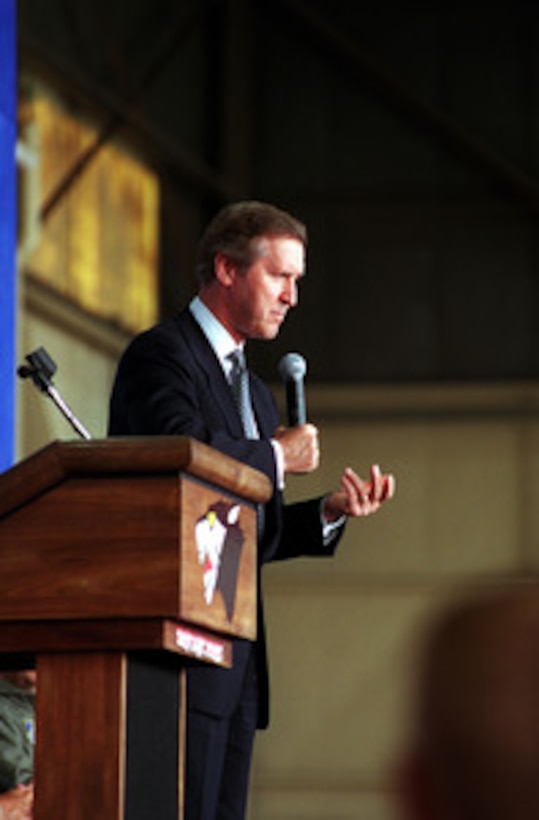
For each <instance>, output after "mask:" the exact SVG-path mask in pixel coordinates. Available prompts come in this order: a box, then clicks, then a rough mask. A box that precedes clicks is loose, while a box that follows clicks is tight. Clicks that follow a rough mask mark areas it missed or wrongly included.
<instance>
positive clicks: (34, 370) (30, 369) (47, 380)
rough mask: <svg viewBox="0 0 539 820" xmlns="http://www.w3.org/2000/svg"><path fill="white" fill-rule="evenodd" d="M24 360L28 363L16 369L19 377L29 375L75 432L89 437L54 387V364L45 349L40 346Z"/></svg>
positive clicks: (23, 377) (85, 437)
mask: <svg viewBox="0 0 539 820" xmlns="http://www.w3.org/2000/svg"><path fill="white" fill-rule="evenodd" d="M26 361H27V362H28V363H29V364H28V365H21V366H20V367H19V369H18V370H17V374H18V375H19V376H20V377H21V379H27V378H29V377H31V379H32V381H33V382H34V384H35V385H36V387H38V388H39V389H40V390H41V392H42V393H46V394H47V396H49V398H50V399H52V401H53V402H54V404H55V405H56V407H58V409H59V410H60V412H61V413H62V415H63V416H64V417H65V418H66V419H67V421H68V422H69V423H70V425H71V426H72V427H73V429H74V430H75V432H77V433H78V434H79V436H80V437H81V438H84V439H91V438H92V436H91V435H90V433H89V432H88V430H87V429H86V427H85V426H84V425H83V423H82V422H81V421H80V420H79V419H78V418H77V417H76V415H75V414H74V413H73V411H72V410H71V408H70V407H69V405H68V404H67V402H65V401H64V399H63V398H62V396H61V395H60V393H59V392H58V390H57V389H56V387H55V386H54V385H53V383H52V380H51V377H52V376H53V375H54V373H55V372H56V364H55V363H54V362H53V360H52V359H51V357H50V356H49V354H48V353H47V351H46V350H44V348H42V347H40V348H38V349H37V350H35V351H34V352H33V353H30V354H29V355H28V356H26Z"/></svg>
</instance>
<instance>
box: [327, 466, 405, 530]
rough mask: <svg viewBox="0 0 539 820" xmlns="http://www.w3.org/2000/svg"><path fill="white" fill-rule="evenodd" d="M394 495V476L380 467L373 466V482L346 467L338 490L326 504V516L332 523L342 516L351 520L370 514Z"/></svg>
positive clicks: (331, 494) (329, 496) (329, 497)
mask: <svg viewBox="0 0 539 820" xmlns="http://www.w3.org/2000/svg"><path fill="white" fill-rule="evenodd" d="M394 494H395V478H394V476H393V475H391V474H390V473H388V474H384V473H382V472H381V470H380V467H379V466H378V465H377V464H373V466H372V467H371V480H370V481H364V480H363V479H361V478H360V477H359V476H358V475H357V473H356V472H354V470H352V468H351V467H346V468H345V470H344V471H343V474H342V476H341V484H340V487H339V489H338V490H335V491H334V492H332V493H330V494H329V495H328V496H327V498H326V499H325V501H324V516H325V518H326V520H327V521H328V522H331V521H336V520H337V519H338V518H341V517H342V516H343V515H346V516H349V517H351V518H358V517H360V516H367V515H371V514H372V513H374V512H376V511H377V510H378V509H379V508H380V507H381V505H382V504H383V503H384V501H388V500H389V499H390V498H392V497H393V495H394Z"/></svg>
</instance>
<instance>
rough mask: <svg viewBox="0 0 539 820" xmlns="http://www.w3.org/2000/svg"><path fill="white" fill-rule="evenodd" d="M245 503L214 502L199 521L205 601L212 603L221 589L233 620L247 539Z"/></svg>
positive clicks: (228, 612) (197, 525)
mask: <svg viewBox="0 0 539 820" xmlns="http://www.w3.org/2000/svg"><path fill="white" fill-rule="evenodd" d="M240 511H241V505H240V504H231V503H230V502H227V501H217V502H215V503H214V504H211V505H210V506H209V507H208V509H207V511H206V513H205V514H204V515H203V516H201V517H200V518H199V519H198V520H197V522H196V524H195V543H196V549H197V556H198V563H199V565H200V566H201V567H202V569H203V575H202V584H203V594H204V600H205V601H206V604H207V605H208V606H211V605H212V603H213V600H214V596H215V593H216V592H220V594H221V596H222V598H223V602H224V605H225V609H226V614H227V618H228V620H229V621H231V620H232V616H233V614H234V604H235V600H236V588H237V584H238V571H239V566H240V558H241V551H242V547H243V542H244V540H245V535H244V532H243V530H242V528H241V526H240V523H239V518H240Z"/></svg>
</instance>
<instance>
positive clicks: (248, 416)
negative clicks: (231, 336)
mask: <svg viewBox="0 0 539 820" xmlns="http://www.w3.org/2000/svg"><path fill="white" fill-rule="evenodd" d="M228 358H229V359H230V361H231V362H232V370H231V372H230V386H231V387H232V392H233V394H234V399H235V400H236V405H237V407H238V410H239V413H240V416H241V420H242V423H243V430H244V432H245V435H246V436H247V438H258V429H257V426H256V421H255V416H254V412H253V405H252V403H251V392H250V390H249V374H248V372H247V365H246V364H245V356H244V354H243V350H241V349H240V348H237V349H236V350H234V351H233V352H232V353H230V355H229V357H228Z"/></svg>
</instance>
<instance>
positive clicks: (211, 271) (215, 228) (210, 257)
mask: <svg viewBox="0 0 539 820" xmlns="http://www.w3.org/2000/svg"><path fill="white" fill-rule="evenodd" d="M262 237H272V238H275V237H290V238H292V239H298V240H299V241H300V242H301V243H302V244H303V245H304V247H307V229H306V227H305V225H304V224H303V223H302V222H300V221H299V219H296V218H295V217H293V216H292V215H291V214H289V213H287V212H286V211H283V210H281V209H280V208H276V207H275V206H274V205H269V204H267V203H265V202H257V201H255V200H251V201H246V202H236V203H233V204H231V205H226V206H225V207H224V208H222V209H221V210H220V211H219V212H218V214H217V215H216V216H215V217H214V218H213V219H212V221H211V222H210V224H209V225H208V227H207V228H206V230H205V232H204V234H203V235H202V238H201V240H200V244H199V248H198V261H197V279H198V282H199V285H207V284H208V283H209V282H211V281H212V280H213V279H214V278H215V266H214V260H215V257H216V255H217V254H223V255H224V256H226V257H227V259H229V260H230V261H231V262H233V263H234V264H235V265H236V266H237V267H238V268H239V269H240V270H242V271H243V270H246V269H247V268H248V267H249V266H250V265H252V264H253V262H254V261H255V260H256V258H257V256H258V254H259V243H258V240H259V239H260V238H262Z"/></svg>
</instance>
